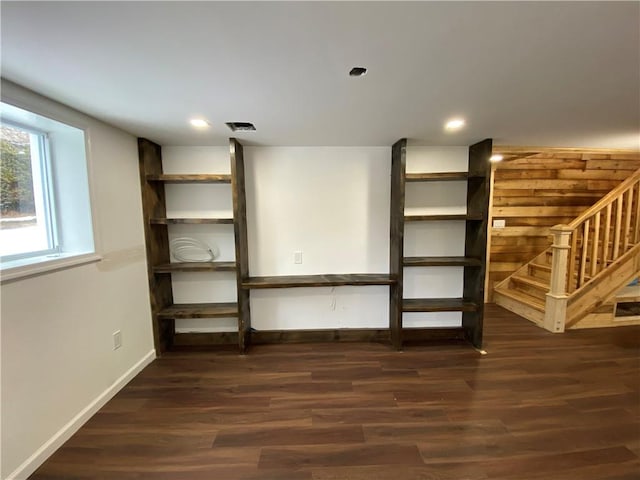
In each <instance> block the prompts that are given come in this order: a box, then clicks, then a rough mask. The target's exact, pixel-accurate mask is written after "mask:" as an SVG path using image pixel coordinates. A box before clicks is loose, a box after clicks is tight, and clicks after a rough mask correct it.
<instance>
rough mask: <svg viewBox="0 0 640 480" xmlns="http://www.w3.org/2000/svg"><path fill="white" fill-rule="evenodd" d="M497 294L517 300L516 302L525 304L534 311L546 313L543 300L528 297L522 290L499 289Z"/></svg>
mask: <svg viewBox="0 0 640 480" xmlns="http://www.w3.org/2000/svg"><path fill="white" fill-rule="evenodd" d="M495 293H497V294H499V295H504V296H505V297H508V298H510V299H512V300H515V301H516V302H519V303H523V304H525V305H526V306H528V307H531V308H533V309H534V310H537V311H539V312H544V305H545V302H544V301H543V300H540V299H539V298H536V297H533V296H531V295H528V294H527V293H524V292H522V291H520V290H514V289H511V288H499V289H498V288H497V289H496V291H495ZM496 303H498V304H499V305H500V303H499V302H496Z"/></svg>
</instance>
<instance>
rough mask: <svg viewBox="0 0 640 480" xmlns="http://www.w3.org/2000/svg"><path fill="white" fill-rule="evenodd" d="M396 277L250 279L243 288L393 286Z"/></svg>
mask: <svg viewBox="0 0 640 480" xmlns="http://www.w3.org/2000/svg"><path fill="white" fill-rule="evenodd" d="M394 283H396V279H395V277H393V276H392V275H389V274H387V273H380V274H377V273H351V274H326V275H279V276H268V277H248V278H246V279H244V280H243V281H242V287H243V288H247V289H251V288H295V287H338V286H345V285H392V284H394Z"/></svg>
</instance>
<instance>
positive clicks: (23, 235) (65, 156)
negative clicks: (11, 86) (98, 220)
mask: <svg viewBox="0 0 640 480" xmlns="http://www.w3.org/2000/svg"><path fill="white" fill-rule="evenodd" d="M0 115H1V122H0V141H1V145H0V269H1V270H2V277H3V279H4V278H5V277H6V275H7V271H8V270H10V269H12V268H13V267H24V266H26V265H33V264H43V263H47V262H55V261H56V260H60V259H68V258H71V257H76V256H80V255H85V254H90V253H93V252H94V241H93V223H92V218H91V204H90V196H89V185H88V174H87V161H86V150H85V132H84V131H83V130H81V129H79V128H76V127H73V126H71V125H67V124H64V123H61V122H58V121H56V120H52V119H50V118H47V117H44V116H41V115H38V114H36V113H33V112H28V111H26V110H23V109H20V108H18V107H15V106H13V105H9V104H8V103H0Z"/></svg>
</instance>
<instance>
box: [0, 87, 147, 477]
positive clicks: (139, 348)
mask: <svg viewBox="0 0 640 480" xmlns="http://www.w3.org/2000/svg"><path fill="white" fill-rule="evenodd" d="M2 95H3V99H6V100H10V101H11V103H14V104H16V105H17V106H19V107H21V108H25V109H29V110H33V111H36V112H37V113H40V114H42V115H45V116H51V117H54V118H56V119H57V120H60V121H63V122H66V123H70V124H72V125H74V126H79V127H81V128H86V129H87V133H88V135H89V139H90V147H89V152H88V153H89V161H90V164H89V169H90V177H91V188H92V197H93V211H94V223H95V225H96V232H95V233H96V244H97V249H98V250H97V252H98V253H99V254H101V255H102V257H103V260H102V261H100V262H96V263H90V264H85V265H82V266H76V267H72V268H68V269H65V270H59V271H54V272H49V273H45V274H40V275H37V276H33V277H30V278H23V279H19V280H15V281H11V282H6V283H3V284H2V287H1V294H2V305H1V313H2V316H1V347H2V352H1V360H2V366H1V373H2V379H1V386H2V393H1V396H2V403H1V409H2V410H1V416H2V454H1V458H2V465H1V477H2V478H9V476H10V475H11V476H14V475H15V478H26V477H27V476H28V475H29V474H30V473H31V472H32V471H33V470H34V469H35V468H36V467H37V466H38V465H39V464H40V463H41V462H42V461H43V460H45V459H46V457H47V456H48V455H49V454H50V453H52V452H53V451H54V450H55V448H57V447H58V446H59V445H60V444H61V443H62V442H63V441H64V440H65V439H66V438H68V436H70V434H72V433H73V432H74V431H75V430H76V429H77V428H78V427H79V426H80V425H81V424H82V422H83V421H85V420H86V419H87V418H89V416H90V415H91V413H93V412H94V411H95V410H96V409H97V408H99V407H100V406H101V405H102V404H103V403H104V402H106V400H108V399H109V398H110V396H111V395H113V394H114V393H115V392H116V391H117V390H118V389H119V388H121V386H122V385H123V384H124V382H126V381H127V379H128V378H130V377H131V376H132V375H134V374H135V373H136V372H137V371H139V369H141V368H142V367H143V366H144V365H145V364H147V363H148V362H150V361H151V360H152V359H153V358H154V351H153V338H152V329H151V313H150V308H149V296H148V288H147V278H146V263H145V254H144V235H143V224H142V209H141V201H140V186H139V179H138V159H137V145H136V139H135V138H134V137H132V136H131V135H129V134H126V133H124V132H122V131H120V130H117V129H115V128H113V127H110V126H108V125H105V124H103V123H101V122H98V121H97V120H95V119H92V118H90V117H87V116H85V115H83V114H81V113H79V112H76V111H74V110H71V109H69V108H66V107H64V106H62V105H60V104H57V103H55V102H53V101H51V100H48V99H45V98H43V97H40V96H38V95H35V94H33V93H32V92H28V91H26V90H23V89H21V88H20V87H17V86H15V85H13V84H10V83H8V82H3V84H2ZM116 330H121V332H122V342H123V345H122V348H120V349H118V350H115V351H114V350H113V340H112V334H113V332H114V331H116Z"/></svg>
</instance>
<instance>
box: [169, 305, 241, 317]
mask: <svg viewBox="0 0 640 480" xmlns="http://www.w3.org/2000/svg"><path fill="white" fill-rule="evenodd" d="M237 316H238V304H237V303H176V304H174V305H170V306H168V307H166V308H163V309H162V310H161V311H160V312H159V313H158V318H161V319H170V318H221V317H237Z"/></svg>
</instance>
